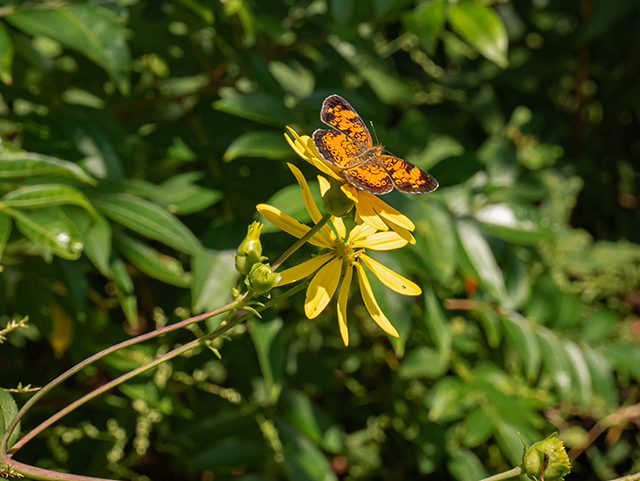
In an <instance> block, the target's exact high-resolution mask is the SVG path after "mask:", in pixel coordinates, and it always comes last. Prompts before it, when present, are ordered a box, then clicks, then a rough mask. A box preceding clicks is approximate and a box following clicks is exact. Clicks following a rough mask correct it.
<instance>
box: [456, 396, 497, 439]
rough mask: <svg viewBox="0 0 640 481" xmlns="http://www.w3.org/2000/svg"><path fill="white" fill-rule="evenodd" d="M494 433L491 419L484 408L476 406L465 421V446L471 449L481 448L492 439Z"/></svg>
mask: <svg viewBox="0 0 640 481" xmlns="http://www.w3.org/2000/svg"><path fill="white" fill-rule="evenodd" d="M493 432H494V426H493V422H492V420H491V417H490V416H488V415H487V413H486V412H485V411H484V409H483V408H482V406H476V407H475V408H474V409H473V410H472V411H471V412H470V413H469V415H468V416H467V418H466V420H465V431H464V441H463V442H464V445H465V446H467V447H469V448H475V447H477V446H480V445H481V444H483V443H485V442H486V441H487V440H488V439H489V438H490V437H491V435H492V434H493Z"/></svg>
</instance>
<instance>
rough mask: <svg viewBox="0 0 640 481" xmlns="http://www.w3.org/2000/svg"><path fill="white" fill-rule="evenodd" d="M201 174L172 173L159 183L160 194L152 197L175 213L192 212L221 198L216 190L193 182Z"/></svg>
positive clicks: (220, 193)
mask: <svg viewBox="0 0 640 481" xmlns="http://www.w3.org/2000/svg"><path fill="white" fill-rule="evenodd" d="M202 177H203V175H202V174H201V173H200V172H186V173H184V174H178V175H174V176H173V177H170V178H169V179H168V180H166V181H165V182H163V183H162V184H161V185H160V189H159V192H160V193H161V194H162V195H161V196H159V197H153V199H154V200H155V201H156V202H158V203H159V204H160V205H162V206H164V207H166V208H167V210H168V211H170V212H172V213H173V214H176V215H185V214H193V213H194V212H200V211H201V210H204V209H206V208H207V207H210V206H212V205H213V204H215V203H216V202H218V201H219V200H221V199H222V197H223V194H222V192H220V191H218V190H212V189H206V188H204V187H200V186H199V185H196V184H194V182H196V181H198V180H200V179H201V178H202Z"/></svg>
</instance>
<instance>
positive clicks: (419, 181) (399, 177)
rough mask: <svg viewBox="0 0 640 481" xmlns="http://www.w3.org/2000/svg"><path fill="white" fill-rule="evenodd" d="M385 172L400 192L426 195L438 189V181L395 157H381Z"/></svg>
mask: <svg viewBox="0 0 640 481" xmlns="http://www.w3.org/2000/svg"><path fill="white" fill-rule="evenodd" d="M380 159H381V160H382V163H383V165H384V168H385V170H386V171H387V172H388V173H389V176H390V177H391V179H392V180H393V184H394V185H395V187H396V189H398V190H399V191H400V192H406V193H409V194H424V193H427V192H433V191H434V190H436V189H437V188H438V181H437V180H436V179H435V178H434V177H433V176H432V175H430V174H427V173H426V172H425V171H424V170H422V169H420V168H419V167H416V166H415V165H413V164H411V163H409V162H407V161H406V160H402V159H400V158H398V157H396V156H394V155H381V156H380Z"/></svg>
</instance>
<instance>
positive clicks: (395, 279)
mask: <svg viewBox="0 0 640 481" xmlns="http://www.w3.org/2000/svg"><path fill="white" fill-rule="evenodd" d="M360 260H361V261H362V262H363V263H364V265H365V266H367V267H368V268H369V269H370V270H371V272H373V273H374V274H375V275H376V277H377V278H378V279H380V281H381V282H382V283H383V284H384V285H385V286H387V287H388V288H389V289H392V290H394V291H396V292H398V293H400V294H404V295H405V296H418V295H420V294H422V290H421V289H420V288H419V287H418V286H417V285H416V284H414V283H413V282H411V281H410V280H409V279H405V278H404V277H402V276H401V275H400V274H396V273H395V272H393V271H392V270H391V269H389V268H388V267H386V266H383V265H382V264H380V263H379V262H378V261H377V260H375V259H372V258H371V257H369V256H368V255H366V254H360Z"/></svg>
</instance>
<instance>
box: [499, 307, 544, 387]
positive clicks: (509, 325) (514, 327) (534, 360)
mask: <svg viewBox="0 0 640 481" xmlns="http://www.w3.org/2000/svg"><path fill="white" fill-rule="evenodd" d="M502 324H503V326H504V328H505V329H504V331H505V335H506V337H507V339H508V340H509V342H510V343H511V344H512V345H513V348H514V349H515V350H516V352H517V353H518V354H519V355H520V357H521V359H522V363H523V365H524V370H525V373H526V375H527V378H528V379H529V380H532V379H535V377H536V376H537V375H538V370H539V369H540V360H541V358H540V348H539V347H538V343H537V342H536V336H535V333H534V332H533V329H532V328H531V326H530V325H529V323H528V321H527V320H526V319H525V318H524V317H522V316H521V315H520V314H517V313H512V314H511V315H507V316H503V317H502Z"/></svg>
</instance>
